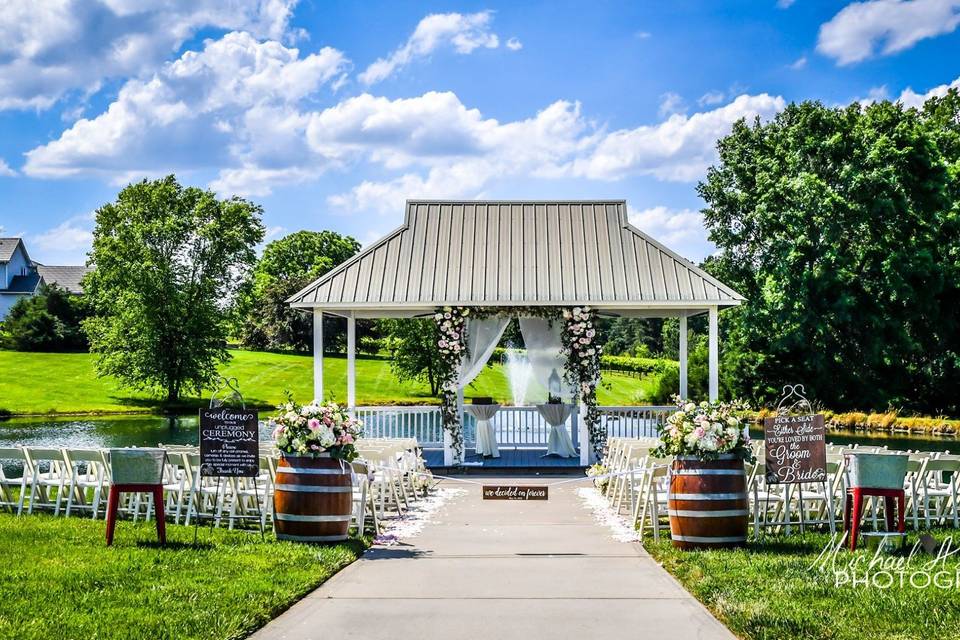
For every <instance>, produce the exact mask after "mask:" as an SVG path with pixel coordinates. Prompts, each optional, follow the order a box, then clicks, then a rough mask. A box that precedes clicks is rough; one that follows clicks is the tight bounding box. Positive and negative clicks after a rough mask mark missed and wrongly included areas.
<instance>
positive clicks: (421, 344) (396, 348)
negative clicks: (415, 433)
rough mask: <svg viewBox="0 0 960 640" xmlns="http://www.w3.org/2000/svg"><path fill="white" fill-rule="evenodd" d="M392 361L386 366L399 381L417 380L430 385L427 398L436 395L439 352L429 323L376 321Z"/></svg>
mask: <svg viewBox="0 0 960 640" xmlns="http://www.w3.org/2000/svg"><path fill="white" fill-rule="evenodd" d="M379 329H380V332H381V333H382V334H383V335H384V336H385V341H386V343H387V348H388V349H389V350H390V353H391V356H392V359H391V362H390V367H391V368H392V369H393V372H394V375H396V377H397V379H398V380H400V381H406V380H419V381H421V382H426V383H427V384H428V385H429V386H430V395H432V396H436V395H437V394H439V393H440V380H439V378H438V377H437V369H438V363H439V362H440V351H439V348H438V347H437V337H438V336H437V327H436V325H435V324H434V322H433V320H423V319H406V318H403V319H396V320H394V319H390V320H381V321H380V322H379Z"/></svg>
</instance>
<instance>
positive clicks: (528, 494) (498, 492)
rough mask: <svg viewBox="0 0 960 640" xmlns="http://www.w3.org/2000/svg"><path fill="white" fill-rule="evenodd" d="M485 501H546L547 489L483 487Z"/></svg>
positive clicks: (534, 487) (512, 486) (505, 486)
mask: <svg viewBox="0 0 960 640" xmlns="http://www.w3.org/2000/svg"><path fill="white" fill-rule="evenodd" d="M483 499H484V500H546V499H547V487H545V486H526V485H499V484H498V485H483Z"/></svg>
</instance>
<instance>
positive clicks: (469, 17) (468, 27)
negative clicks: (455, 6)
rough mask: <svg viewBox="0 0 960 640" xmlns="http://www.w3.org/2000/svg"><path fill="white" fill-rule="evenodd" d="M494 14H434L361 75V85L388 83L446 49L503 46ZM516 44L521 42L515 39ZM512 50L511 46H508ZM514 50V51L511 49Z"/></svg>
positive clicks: (487, 12) (422, 21)
mask: <svg viewBox="0 0 960 640" xmlns="http://www.w3.org/2000/svg"><path fill="white" fill-rule="evenodd" d="M492 19H493V13H492V12H490V11H481V12H479V13H470V14H466V15H464V14H461V13H434V14H431V15H428V16H427V17H426V18H424V19H423V20H421V21H420V23H419V24H418V25H417V28H416V29H414V31H413V34H412V35H411V36H410V38H409V39H408V40H407V42H406V44H404V45H403V46H402V47H400V48H399V49H397V50H396V51H394V52H393V53H392V54H390V55H389V56H388V57H386V58H379V59H377V61H376V62H374V63H373V64H371V65H370V66H369V67H367V69H366V70H365V71H364V72H363V73H361V74H360V76H359V78H360V82H362V83H364V84H366V85H368V86H369V85H372V84H376V83H377V82H380V81H382V80H385V79H386V78H387V77H389V76H390V75H391V74H393V73H394V72H395V71H398V70H399V69H402V68H403V67H405V66H407V65H408V64H410V63H411V62H413V61H414V60H416V59H417V58H424V57H426V56H428V55H430V54H431V53H433V52H434V51H435V50H437V49H439V48H440V47H443V46H450V47H452V48H453V50H454V51H456V52H457V53H461V54H467V53H471V52H472V51H473V50H474V49H477V48H480V47H486V48H488V49H495V48H497V47H498V46H499V45H500V39H499V38H498V37H497V34H495V33H492V32H491V31H490V22H491V20H492ZM513 41H515V42H516V43H517V44H519V40H516V39H515V38H514V39H513ZM508 46H509V45H508ZM511 48H513V47H511Z"/></svg>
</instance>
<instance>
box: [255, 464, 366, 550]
mask: <svg viewBox="0 0 960 640" xmlns="http://www.w3.org/2000/svg"><path fill="white" fill-rule="evenodd" d="M324 456H325V457H319V458H307V457H294V456H284V457H281V458H280V461H279V464H277V479H276V483H275V484H274V489H273V526H274V529H275V530H276V533H277V539H278V540H293V541H295V542H340V541H342V540H346V539H347V530H348V529H349V528H350V518H351V511H352V506H353V476H352V474H351V468H350V463H349V462H342V461H341V460H337V459H334V458H330V457H329V455H328V454H324Z"/></svg>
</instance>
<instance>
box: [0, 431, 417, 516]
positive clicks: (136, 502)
mask: <svg viewBox="0 0 960 640" xmlns="http://www.w3.org/2000/svg"><path fill="white" fill-rule="evenodd" d="M161 446H162V447H163V448H164V449H166V451H167V463H166V465H165V466H164V473H163V488H164V510H165V513H166V515H167V518H168V519H170V520H172V521H173V522H174V523H176V524H180V523H181V522H182V523H183V524H185V525H190V524H192V523H195V521H196V519H197V518H204V519H211V521H212V523H213V524H214V525H215V526H218V527H219V526H221V524H222V523H224V522H226V523H227V524H228V526H229V528H231V529H233V528H234V527H235V526H236V525H237V524H238V523H239V522H241V521H256V520H259V524H260V525H261V526H264V527H266V526H267V525H268V524H271V523H272V512H273V488H274V483H275V478H276V472H277V461H278V457H277V456H276V455H274V454H269V455H261V456H260V471H259V473H258V475H257V476H256V477H252V478H216V477H209V476H204V475H202V474H201V473H200V454H199V450H198V448H197V447H193V446H182V445H167V446H164V445H161ZM357 447H358V450H359V452H360V454H361V457H360V458H358V459H357V460H355V461H354V462H353V463H352V471H353V478H354V483H353V484H354V491H353V493H354V496H353V497H354V514H353V524H354V525H355V526H356V527H357V528H358V530H359V531H364V530H365V528H366V525H367V522H368V520H369V521H370V522H372V525H373V529H374V531H375V532H376V533H379V527H380V520H381V519H382V518H383V517H385V515H386V513H387V511H388V510H391V509H392V510H393V511H394V512H396V513H397V514H402V513H403V512H404V511H405V510H406V509H407V508H408V507H409V505H410V503H411V502H413V501H415V500H417V499H419V498H421V497H423V496H424V495H426V492H427V490H428V489H429V488H430V486H431V484H432V483H431V482H430V476H429V472H427V471H426V468H425V466H424V463H423V458H422V455H421V450H420V447H419V445H418V444H417V441H416V440H415V439H375V440H360V441H358V442H357ZM272 450H273V449H272V444H271V443H262V444H261V451H272ZM0 463H6V464H8V465H11V466H14V467H19V468H22V472H21V474H20V475H19V476H16V475H12V476H8V475H5V474H4V471H3V466H2V464H0V508H6V509H7V510H11V511H14V512H16V513H17V514H18V515H22V514H32V513H34V512H35V511H46V512H51V513H53V514H54V515H58V516H59V515H61V514H62V515H66V516H70V515H80V514H83V515H88V516H89V517H91V518H94V519H95V518H100V517H105V515H106V503H107V500H106V498H107V493H108V491H109V487H110V482H111V481H110V464H109V458H108V451H107V450H105V449H104V450H101V449H79V448H40V447H7V448H0ZM153 512H154V506H153V498H152V496H151V495H149V494H123V495H122V496H121V505H120V513H121V515H128V516H129V517H131V518H133V519H134V520H137V519H139V518H140V517H143V518H145V519H148V520H149V519H151V518H152V517H153Z"/></svg>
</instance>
